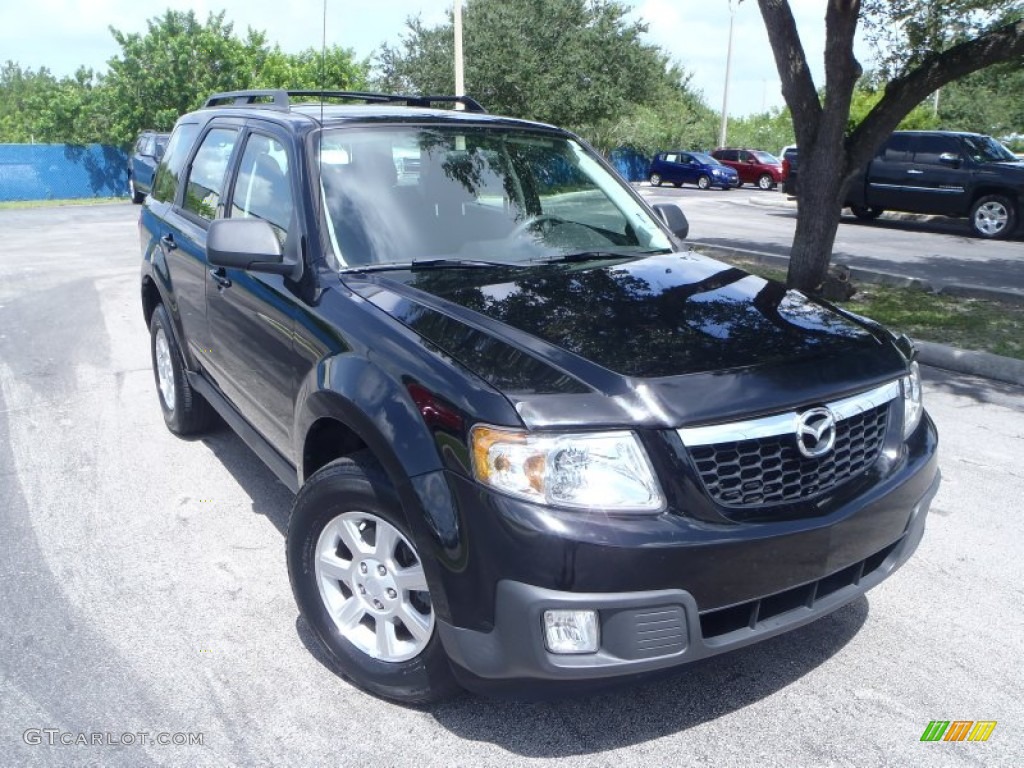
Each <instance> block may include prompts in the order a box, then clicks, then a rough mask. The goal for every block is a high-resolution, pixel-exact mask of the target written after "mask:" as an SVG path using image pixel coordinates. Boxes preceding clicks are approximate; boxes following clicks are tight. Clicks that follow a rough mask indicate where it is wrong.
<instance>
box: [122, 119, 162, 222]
mask: <svg viewBox="0 0 1024 768" xmlns="http://www.w3.org/2000/svg"><path fill="white" fill-rule="evenodd" d="M169 136H170V134H169V133H157V132H156V131H143V132H142V133H140V134H139V137H138V138H137V139H136V140H135V144H134V146H133V147H132V154H131V157H129V158H128V194H129V195H130V196H131V198H132V202H133V203H135V204H136V205H139V204H140V203H142V201H143V200H145V199H146V195H148V194H149V191H150V189H152V187H153V176H154V174H155V173H156V168H157V164H158V163H159V162H160V159H161V158H162V157H163V156H164V150H166V149H167V139H168V137H169Z"/></svg>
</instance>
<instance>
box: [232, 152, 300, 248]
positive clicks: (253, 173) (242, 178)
mask: <svg viewBox="0 0 1024 768" xmlns="http://www.w3.org/2000/svg"><path fill="white" fill-rule="evenodd" d="M231 216H232V217H233V218H243V219H245V218H255V219H263V220H264V221H268V222H270V224H271V225H273V227H274V231H276V232H277V237H278V239H279V240H280V241H281V243H282V244H283V243H284V239H285V236H286V235H287V234H288V224H289V222H290V221H291V218H292V189H291V185H290V184H289V182H288V153H287V152H286V151H285V148H284V146H283V145H282V144H281V143H280V142H279V141H277V140H276V139H273V138H271V137H269V136H261V135H259V134H253V135H252V136H250V137H249V140H248V141H247V142H246V144H245V152H244V154H243V155H242V162H241V164H240V165H239V167H238V178H237V179H236V180H235V188H234V192H233V193H232V195H231Z"/></svg>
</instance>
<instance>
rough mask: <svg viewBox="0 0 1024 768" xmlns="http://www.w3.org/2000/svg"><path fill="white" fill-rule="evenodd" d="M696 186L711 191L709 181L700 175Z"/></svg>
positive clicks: (706, 177)
mask: <svg viewBox="0 0 1024 768" xmlns="http://www.w3.org/2000/svg"><path fill="white" fill-rule="evenodd" d="M697 186H698V187H700V188H701V189H711V179H710V178H709V177H708V176H706V175H704V174H703V173H702V174H701V175H700V176H698V177H697Z"/></svg>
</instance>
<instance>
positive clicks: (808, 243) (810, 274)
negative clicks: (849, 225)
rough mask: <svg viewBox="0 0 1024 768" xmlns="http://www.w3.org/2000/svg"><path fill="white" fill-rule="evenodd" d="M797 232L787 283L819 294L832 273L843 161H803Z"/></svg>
mask: <svg viewBox="0 0 1024 768" xmlns="http://www.w3.org/2000/svg"><path fill="white" fill-rule="evenodd" d="M798 183H799V192H798V194H797V205H798V206H799V207H798V211H797V218H796V233H795V234H794V236H793V245H792V246H791V248H790V252H789V273H788V274H787V276H786V284H787V285H788V286H789V287H790V288H797V289H799V290H801V291H804V292H805V293H812V294H815V293H819V292H820V291H821V287H822V284H823V283H824V282H825V276H826V274H827V273H828V265H829V261H830V259H831V257H832V245H833V243H834V242H835V239H836V230H838V229H839V214H840V212H841V208H842V204H843V202H844V200H843V196H844V192H845V190H844V189H843V187H844V186H845V185H844V184H843V173H842V161H841V160H838V161H837V159H836V158H833V157H828V156H821V153H814V154H812V155H811V156H810V157H808V158H807V160H806V162H805V160H804V158H803V157H801V158H800V176H799V182H798Z"/></svg>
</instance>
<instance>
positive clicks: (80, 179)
mask: <svg viewBox="0 0 1024 768" xmlns="http://www.w3.org/2000/svg"><path fill="white" fill-rule="evenodd" d="M127 194H128V157H127V155H126V154H125V152H124V150H122V149H119V148H117V147H110V146H106V145H104V144H86V145H84V146H79V145H73V144H0V201H6V200H67V199H71V198H80V197H124V196H126V195H127Z"/></svg>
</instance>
